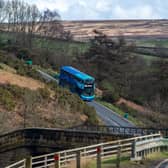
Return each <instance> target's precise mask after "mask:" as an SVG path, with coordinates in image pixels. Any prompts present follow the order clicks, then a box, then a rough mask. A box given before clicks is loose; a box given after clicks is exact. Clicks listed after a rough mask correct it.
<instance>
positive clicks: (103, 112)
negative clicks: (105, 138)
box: [88, 101, 135, 127]
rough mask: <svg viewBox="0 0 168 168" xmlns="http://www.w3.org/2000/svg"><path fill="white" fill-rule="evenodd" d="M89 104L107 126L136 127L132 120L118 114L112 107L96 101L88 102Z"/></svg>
mask: <svg viewBox="0 0 168 168" xmlns="http://www.w3.org/2000/svg"><path fill="white" fill-rule="evenodd" d="M88 105H89V106H92V107H94V108H95V110H96V112H97V115H98V116H99V117H100V118H101V119H102V121H103V122H104V124H105V125H107V126H121V127H135V125H133V124H132V123H131V122H129V121H128V120H126V119H124V118H123V117H121V116H119V115H118V114H116V113H115V112H114V111H112V110H111V109H109V108H107V107H105V106H103V105H101V104H99V103H98V102H96V101H92V102H88Z"/></svg>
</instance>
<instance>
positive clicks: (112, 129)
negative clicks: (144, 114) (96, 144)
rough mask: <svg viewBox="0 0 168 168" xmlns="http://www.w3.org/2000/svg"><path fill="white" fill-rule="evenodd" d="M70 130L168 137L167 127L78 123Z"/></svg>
mask: <svg viewBox="0 0 168 168" xmlns="http://www.w3.org/2000/svg"><path fill="white" fill-rule="evenodd" d="M70 129H72V130H78V131H80V130H81V131H93V132H95V131H96V132H102V133H107V134H108V133H111V134H123V135H132V136H140V135H142V136H143V135H149V134H156V133H159V132H160V133H161V134H162V136H164V137H168V129H164V128H158V129H156V128H138V127H118V126H104V125H101V126H97V125H78V126H75V127H72V128H70Z"/></svg>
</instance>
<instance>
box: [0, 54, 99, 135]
mask: <svg viewBox="0 0 168 168" xmlns="http://www.w3.org/2000/svg"><path fill="white" fill-rule="evenodd" d="M3 53H4V52H1V54H3ZM0 58H1V62H3V61H4V62H5V63H6V64H4V63H1V64H0V126H1V127H0V133H3V132H8V131H11V130H14V129H18V128H23V127H47V128H55V127H57V128H66V127H72V126H74V125H79V124H83V123H85V122H88V123H92V124H93V123H96V122H97V118H96V113H95V111H94V109H93V108H91V107H89V106H87V105H86V103H85V102H83V101H82V100H80V98H79V97H78V96H77V95H74V94H72V93H70V92H69V91H68V90H66V89H63V88H60V87H59V86H57V85H56V84H55V83H44V82H43V80H41V79H40V77H38V74H35V69H34V68H33V67H29V66H27V65H25V64H24V63H23V62H22V61H20V60H18V59H17V58H15V57H12V59H11V56H10V55H9V53H6V54H5V55H3V57H2V55H1V57H0ZM9 58H10V59H9ZM7 60H8V61H7ZM19 63H20V64H19ZM9 65H10V66H9ZM4 121H5V122H4Z"/></svg>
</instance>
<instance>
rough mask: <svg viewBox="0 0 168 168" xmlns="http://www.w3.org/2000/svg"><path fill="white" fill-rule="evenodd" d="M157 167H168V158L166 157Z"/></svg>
mask: <svg viewBox="0 0 168 168" xmlns="http://www.w3.org/2000/svg"><path fill="white" fill-rule="evenodd" d="M155 168H168V159H165V160H163V161H162V162H160V163H159V164H158V165H157V166H156V167H155Z"/></svg>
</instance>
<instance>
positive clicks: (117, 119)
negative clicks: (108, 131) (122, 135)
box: [37, 70, 135, 127]
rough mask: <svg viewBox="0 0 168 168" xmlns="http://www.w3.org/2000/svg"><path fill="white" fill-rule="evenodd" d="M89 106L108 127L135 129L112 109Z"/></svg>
mask: <svg viewBox="0 0 168 168" xmlns="http://www.w3.org/2000/svg"><path fill="white" fill-rule="evenodd" d="M37 71H38V72H39V73H40V74H41V76H42V77H43V78H44V79H46V80H48V81H54V82H56V83H58V80H56V79H55V78H53V77H52V76H50V75H48V74H47V73H45V72H43V71H41V70H37ZM88 105H90V106H92V107H94V108H95V110H96V112H97V115H98V116H99V117H100V118H101V120H102V121H103V122H104V124H105V125H107V126H119V127H135V125H134V124H132V123H131V122H129V121H128V120H126V119H124V118H123V117H122V116H120V115H118V114H117V113H115V112H114V111H112V110H111V109H109V108H107V107H105V106H103V105H101V104H99V103H97V102H96V101H92V102H88Z"/></svg>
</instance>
